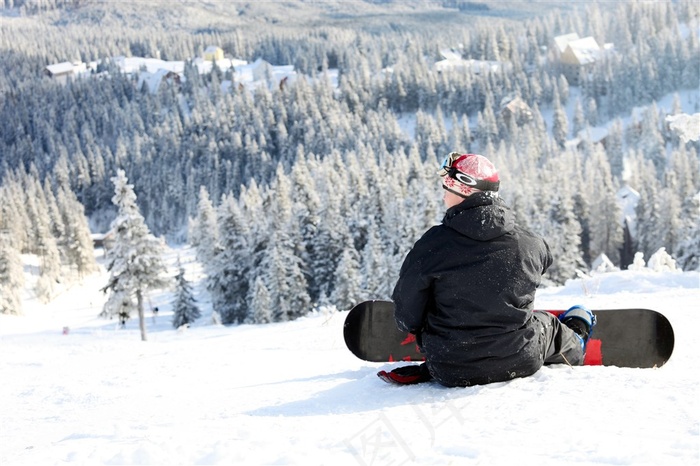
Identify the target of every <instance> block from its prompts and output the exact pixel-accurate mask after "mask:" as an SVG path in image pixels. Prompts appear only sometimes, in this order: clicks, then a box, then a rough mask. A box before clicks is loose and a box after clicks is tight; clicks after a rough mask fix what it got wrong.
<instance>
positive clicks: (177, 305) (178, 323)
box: [173, 261, 202, 328]
mask: <svg viewBox="0 0 700 466" xmlns="http://www.w3.org/2000/svg"><path fill="white" fill-rule="evenodd" d="M178 269H179V271H178V274H177V275H176V276H175V301H174V302H173V327H175V328H180V327H182V326H183V325H189V324H190V323H192V322H194V321H195V320H197V319H199V318H200V317H201V316H202V312H201V311H200V310H199V307H198V306H197V300H196V299H195V298H194V294H193V292H192V285H191V284H190V282H188V281H187V279H186V278H185V268H184V267H182V266H181V265H179V261H178Z"/></svg>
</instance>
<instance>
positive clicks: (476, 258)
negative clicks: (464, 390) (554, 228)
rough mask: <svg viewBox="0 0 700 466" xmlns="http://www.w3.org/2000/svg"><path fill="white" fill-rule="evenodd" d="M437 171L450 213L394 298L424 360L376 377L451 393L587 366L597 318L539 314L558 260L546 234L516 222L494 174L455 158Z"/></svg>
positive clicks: (410, 264) (428, 237) (578, 313)
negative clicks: (432, 383) (544, 284)
mask: <svg viewBox="0 0 700 466" xmlns="http://www.w3.org/2000/svg"><path fill="white" fill-rule="evenodd" d="M439 173H440V175H441V176H442V177H443V188H444V189H445V194H444V202H445V206H446V207H447V212H446V214H445V217H444V219H443V221H442V224H440V225H437V226H434V227H432V228H431V229H430V230H428V231H427V232H426V233H425V234H424V235H423V237H422V238H420V239H419V240H418V241H417V242H416V244H415V245H414V247H413V249H412V250H411V251H410V252H409V253H408V255H407V256H406V259H405V260H404V263H403V265H402V267H401V274H400V277H399V280H398V282H397V284H396V287H395V289H394V293H393V300H394V303H395V318H396V323H397V325H398V327H399V328H400V329H401V330H402V331H408V332H411V333H413V334H415V335H416V337H417V340H418V342H419V345H420V347H421V350H422V351H423V352H424V353H425V356H426V363H424V364H421V365H411V366H405V367H401V368H398V369H395V370H393V371H391V372H388V373H387V372H385V371H382V372H380V373H379V374H378V375H379V376H380V377H382V378H383V379H384V380H386V381H388V382H394V383H402V384H404V383H418V382H424V381H427V380H430V379H431V378H434V379H435V380H437V381H438V382H440V383H441V384H443V385H446V386H450V387H453V386H469V385H475V384H486V383H491V382H500V381H505V380H510V379H513V378H515V377H525V376H528V375H531V374H534V373H535V372H536V371H537V370H538V369H539V368H540V367H542V365H543V364H554V363H567V364H570V365H580V364H582V363H583V358H584V350H585V344H586V342H587V341H588V337H589V335H590V333H591V329H592V327H593V325H595V318H594V316H593V315H592V313H591V312H590V311H589V310H588V309H585V308H583V307H581V306H574V307H573V308H571V309H569V310H568V311H567V312H566V313H564V314H563V315H562V316H561V317H560V319H557V318H556V317H554V316H553V315H552V314H549V313H547V312H535V311H533V302H534V299H535V290H536V288H537V286H538V285H539V284H540V280H541V276H542V274H544V273H545V271H546V270H547V268H548V267H549V266H550V265H551V263H552V256H551V254H550V251H549V247H548V246H547V243H546V242H545V241H544V240H543V239H542V238H541V237H539V236H537V235H535V234H533V233H531V232H529V231H527V230H525V229H523V228H521V227H519V226H518V225H516V224H515V217H514V214H513V213H512V212H511V210H510V209H509V208H508V207H507V206H506V205H505V203H504V202H503V201H502V200H501V199H500V198H499V197H498V187H499V177H498V172H497V171H496V168H495V167H494V166H493V164H492V163H491V162H490V161H489V160H488V159H486V158H485V157H483V156H481V155H474V154H466V155H461V154H459V153H456V152H453V153H451V154H450V155H449V157H448V158H447V159H446V160H445V163H444V164H443V166H442V168H441V170H440V172H439ZM562 324H565V325H562ZM572 329H573V330H572Z"/></svg>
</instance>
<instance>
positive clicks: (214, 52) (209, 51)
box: [202, 45, 224, 61]
mask: <svg viewBox="0 0 700 466" xmlns="http://www.w3.org/2000/svg"><path fill="white" fill-rule="evenodd" d="M202 58H204V60H205V61H219V60H223V59H224V50H223V49H222V48H221V47H217V46H215V45H210V46H209V47H207V48H206V49H204V56H203V57H202Z"/></svg>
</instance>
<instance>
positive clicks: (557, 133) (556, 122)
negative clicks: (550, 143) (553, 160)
mask: <svg viewBox="0 0 700 466" xmlns="http://www.w3.org/2000/svg"><path fill="white" fill-rule="evenodd" d="M557 89H558V88H557V87H555V90H557ZM568 134H569V120H568V119H567V117H566V111H565V110H564V108H563V107H562V105H561V102H560V97H559V93H558V91H556V92H555V93H554V117H553V121H552V137H553V138H554V140H555V141H556V143H557V144H558V145H559V147H561V148H563V147H564V144H565V143H566V138H567V137H568Z"/></svg>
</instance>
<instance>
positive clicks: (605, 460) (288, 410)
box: [0, 251, 700, 465]
mask: <svg viewBox="0 0 700 466" xmlns="http://www.w3.org/2000/svg"><path fill="white" fill-rule="evenodd" d="M178 252H179V253H181V254H184V255H185V256H186V257H187V254H186V251H184V252H183V251H178ZM173 257H174V256H173ZM190 257H191V255H190ZM185 265H186V267H187V270H188V273H189V274H190V277H188V278H189V279H190V280H194V281H195V282H196V280H197V279H198V277H199V275H198V268H197V265H196V264H195V263H193V262H191V259H190V262H187V260H185ZM105 280H106V276H105V275H104V274H103V275H99V274H98V275H95V276H93V277H90V278H89V279H88V280H87V281H86V282H85V283H84V284H83V285H81V286H74V287H73V288H71V289H69V290H66V291H65V292H64V293H63V294H62V295H61V296H60V297H59V298H58V299H57V300H56V301H54V302H53V303H51V304H49V305H47V306H43V305H40V304H38V303H36V302H34V301H33V300H28V301H27V302H25V311H26V315H25V316H23V317H10V316H4V315H0V378H1V380H2V382H0V464H3V465H22V464H26V465H36V464H42V465H50V464H65V463H73V464H163V465H165V464H168V465H177V464H246V465H251V464H303V465H314V464H333V465H339V464H348V465H384V464H411V463H412V462H415V463H416V464H435V465H444V464H460V465H461V464H534V462H535V461H537V462H538V463H540V464H556V465H559V464H665V465H666V464H679V465H690V464H698V461H699V460H700V457H699V454H700V452H699V445H700V443H699V440H700V437H699V432H698V422H699V417H698V413H699V412H700V411H699V410H698V400H699V399H700V396H699V393H698V388H697V387H698V377H699V376H698V374H700V370H699V367H698V366H699V364H698V362H697V361H698V350H699V349H700V339H698V337H697V332H698V328H700V304H699V303H700V274H699V273H697V272H686V273H672V272H664V273H660V272H654V271H651V270H643V271H637V272H629V271H625V272H613V273H608V274H602V275H597V276H594V277H592V278H586V279H581V280H574V281H571V282H569V283H568V284H567V285H566V286H563V287H558V288H549V289H543V290H541V291H540V292H539V294H538V297H537V302H536V305H537V307H539V308H562V307H566V306H569V305H571V304H574V303H583V304H587V305H589V306H591V307H593V308H619V307H645V308H653V309H656V310H659V311H661V312H663V313H664V314H665V315H667V316H668V317H669V319H670V320H671V321H672V323H673V325H674V328H675V332H676V349H675V352H674V355H673V357H672V359H671V361H670V362H669V363H668V364H667V365H666V366H664V367H662V368H660V369H621V368H615V367H607V368H604V367H581V368H570V367H568V366H556V367H547V368H544V369H542V370H541V371H539V372H538V373H537V374H535V375H534V376H532V377H530V378H525V379H517V380H513V381H511V382H507V383H497V384H492V385H487V386H477V387H471V388H464V389H448V388H444V387H441V386H440V385H437V384H432V383H429V384H424V385H419V386H409V387H396V386H389V385H387V384H385V383H383V382H382V381H381V380H380V379H378V378H377V377H376V376H375V373H376V372H377V370H379V369H387V368H390V367H392V365H391V364H374V363H367V362H363V361H359V360H357V359H355V358H354V357H353V356H352V355H351V354H350V353H349V352H348V351H346V349H345V345H344V343H343V337H342V325H343V319H344V318H345V315H346V313H345V312H319V313H316V314H313V315H310V316H308V317H306V318H303V319H300V320H298V321H295V322H289V323H281V324H270V325H263V326H247V325H243V326H236V327H222V326H217V325H211V324H210V319H209V317H202V319H201V320H200V321H198V322H197V323H196V324H195V325H194V326H193V327H192V328H189V329H187V330H185V331H176V330H174V329H173V328H172V327H171V326H170V311H169V310H170V305H169V300H170V299H171V298H170V295H169V294H167V293H163V294H154V295H153V296H151V300H152V301H151V304H152V305H153V306H159V308H160V312H159V315H158V316H157V319H156V320H155V322H154V321H153V318H152V316H151V314H150V313H147V315H148V324H149V334H148V336H149V341H147V342H141V341H140V337H139V331H138V323H137V322H135V321H131V322H129V323H128V324H127V327H126V328H125V329H118V328H117V326H116V322H113V321H105V320H101V319H98V318H97V317H96V316H97V314H98V312H99V310H100V307H101V304H102V302H103V300H104V296H102V295H101V294H100V293H99V292H97V289H98V288H99V287H100V286H103V284H104V282H105ZM207 306H208V304H207V303H206V302H202V310H203V311H204V315H205V316H210V315H211V311H210V310H209V309H207ZM64 327H68V333H67V334H63V328H64Z"/></svg>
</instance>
